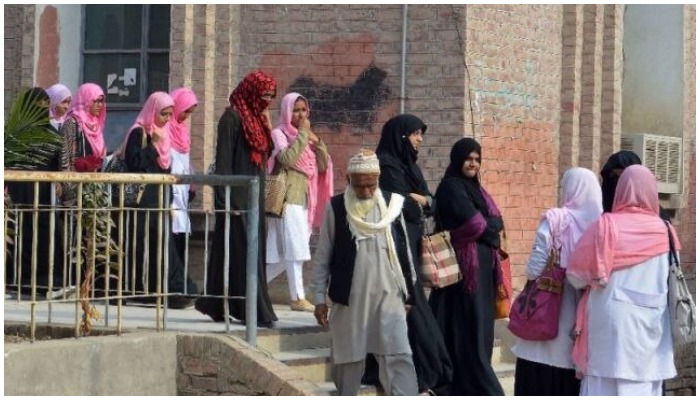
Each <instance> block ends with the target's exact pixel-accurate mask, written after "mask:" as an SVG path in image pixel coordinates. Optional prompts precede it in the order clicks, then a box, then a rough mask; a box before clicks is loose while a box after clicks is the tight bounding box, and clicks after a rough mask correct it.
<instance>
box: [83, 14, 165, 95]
mask: <svg viewBox="0 0 700 400" xmlns="http://www.w3.org/2000/svg"><path fill="white" fill-rule="evenodd" d="M84 15H85V23H84V24H83V27H84V31H83V33H84V34H83V82H94V83H97V84H99V85H100V86H102V88H103V89H104V90H105V93H106V95H107V99H106V100H107V104H108V105H109V106H110V108H111V109H114V108H113V107H112V106H117V108H118V109H134V108H138V107H139V106H140V105H141V104H143V102H144V101H145V100H146V98H147V97H148V95H149V94H150V93H152V92H154V91H157V90H164V91H167V90H168V74H169V72H170V70H169V50H170V6H169V5H116V4H115V5H86V6H85V12H84Z"/></svg>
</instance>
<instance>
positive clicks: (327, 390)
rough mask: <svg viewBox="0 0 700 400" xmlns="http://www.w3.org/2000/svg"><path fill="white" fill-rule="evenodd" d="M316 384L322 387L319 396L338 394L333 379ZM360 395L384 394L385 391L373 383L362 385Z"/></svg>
mask: <svg viewBox="0 0 700 400" xmlns="http://www.w3.org/2000/svg"><path fill="white" fill-rule="evenodd" d="M316 386H318V387H320V388H321V390H320V391H319V392H318V395H319V396H337V395H338V390H337V389H336V388H335V383H333V382H332V381H325V382H316ZM358 395H360V396H384V392H383V391H381V390H377V388H376V387H375V386H373V385H362V386H361V387H360V392H359V393H358Z"/></svg>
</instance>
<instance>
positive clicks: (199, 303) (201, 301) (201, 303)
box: [194, 297, 225, 322]
mask: <svg viewBox="0 0 700 400" xmlns="http://www.w3.org/2000/svg"><path fill="white" fill-rule="evenodd" d="M206 300H207V299H206V298H204V297H200V298H198V299H197V300H195V302H194V309H195V310H197V311H199V312H200V313H202V314H204V315H206V316H208V317H209V318H211V319H212V320H214V322H224V321H225V319H224V316H223V314H221V315H212V314H210V313H209V312H208V311H207V309H206V306H205V301H206Z"/></svg>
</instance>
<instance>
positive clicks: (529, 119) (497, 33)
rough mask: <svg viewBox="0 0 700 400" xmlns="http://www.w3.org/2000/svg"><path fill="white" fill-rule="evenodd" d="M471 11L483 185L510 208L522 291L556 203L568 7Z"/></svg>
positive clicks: (470, 51)
mask: <svg viewBox="0 0 700 400" xmlns="http://www.w3.org/2000/svg"><path fill="white" fill-rule="evenodd" d="M466 16H467V19H466V43H467V55H466V57H467V59H466V62H467V66H468V68H469V70H470V71H469V75H470V76H471V80H470V81H471V85H470V88H471V91H472V100H473V107H472V108H473V110H474V121H475V131H476V136H477V140H479V141H480V142H481V144H482V153H483V158H484V161H483V164H482V174H483V182H484V185H485V187H486V188H487V190H488V191H489V192H490V193H491V194H492V195H493V196H494V198H495V200H496V202H497V203H498V205H499V207H500V208H501V211H502V212H503V215H504V219H505V224H506V230H507V234H508V250H509V252H510V253H511V256H512V259H513V263H514V271H513V275H514V278H515V286H516V288H519V287H521V285H523V282H524V278H523V277H522V276H523V275H524V265H525V263H526V261H527V257H528V255H529V252H530V248H531V247H532V243H533V241H534V231H535V229H536V227H537V224H538V222H539V218H540V216H541V214H542V213H543V212H544V211H545V210H546V209H547V208H549V207H552V206H554V205H556V202H557V187H558V185H557V181H558V174H559V171H558V159H557V147H558V137H557V136H558V129H559V108H560V82H561V74H562V72H561V64H562V61H561V60H562V55H561V48H560V47H559V46H552V45H551V44H552V42H553V41H555V42H560V40H561V29H562V7H561V6H534V5H532V6H517V5H504V6H496V5H468V6H467V7H466ZM465 108H466V107H465ZM467 112H468V110H465V113H467ZM464 135H465V136H469V135H471V132H470V129H469V128H466V129H465V130H464Z"/></svg>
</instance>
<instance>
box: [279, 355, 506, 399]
mask: <svg viewBox="0 0 700 400" xmlns="http://www.w3.org/2000/svg"><path fill="white" fill-rule="evenodd" d="M496 352H497V348H494V355H495V354H496ZM272 356H273V357H274V358H275V359H277V360H279V361H281V362H283V363H284V364H285V365H288V366H289V367H292V368H294V369H295V370H297V371H299V373H300V374H301V375H302V376H304V377H306V379H308V380H309V381H311V382H314V383H316V384H321V383H323V382H327V381H330V380H331V364H330V348H313V349H305V350H296V351H288V352H276V353H272ZM492 365H493V369H494V371H495V372H496V376H497V377H498V380H499V381H500V382H501V386H503V390H504V391H505V393H506V394H507V395H512V394H513V385H514V383H515V364H513V363H509V362H501V361H494V362H493V364H492Z"/></svg>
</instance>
